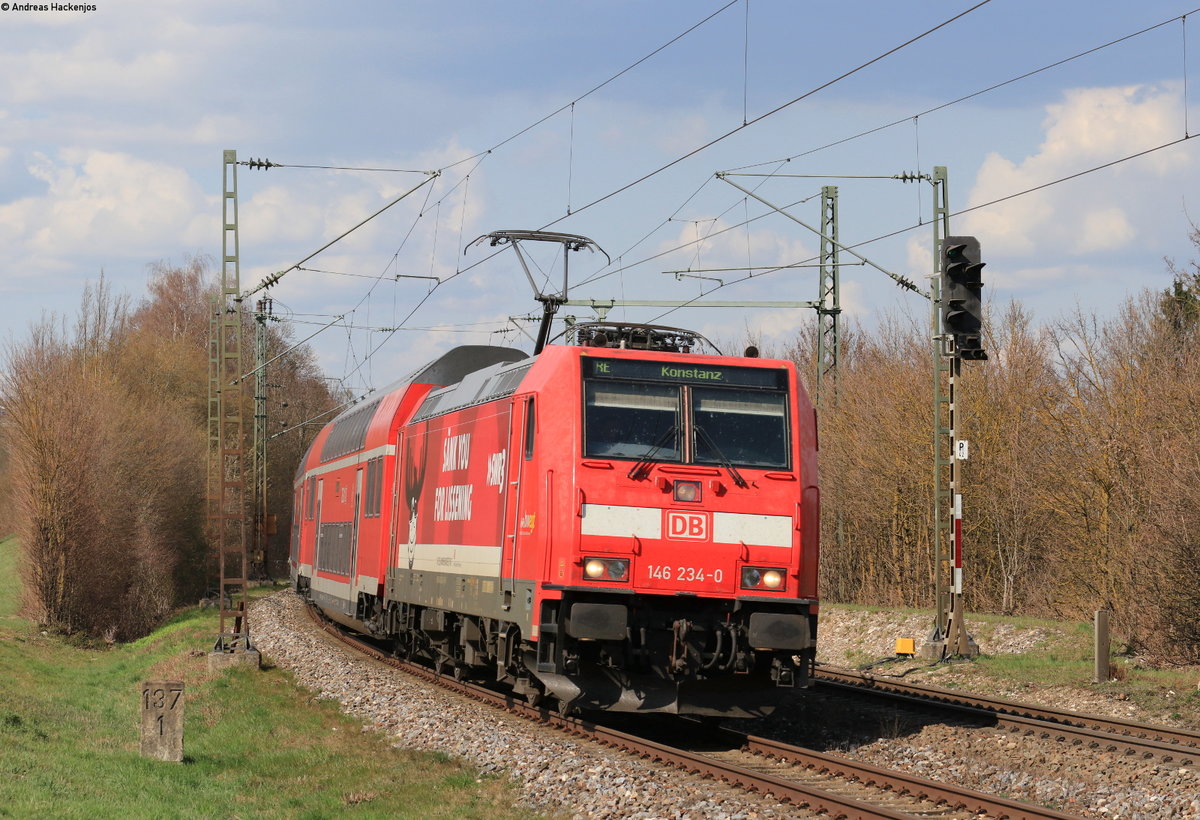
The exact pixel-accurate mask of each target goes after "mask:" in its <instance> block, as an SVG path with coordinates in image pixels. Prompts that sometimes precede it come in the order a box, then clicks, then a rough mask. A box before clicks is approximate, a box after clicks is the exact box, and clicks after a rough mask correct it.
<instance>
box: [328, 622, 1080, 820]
mask: <svg viewBox="0 0 1200 820" xmlns="http://www.w3.org/2000/svg"><path fill="white" fill-rule="evenodd" d="M306 609H307V611H308V613H309V615H310V616H311V617H312V618H313V620H314V621H316V622H317V623H318V624H319V625H320V626H321V628H322V629H324V631H325V632H327V633H329V634H330V635H332V636H334V637H335V638H336V639H338V640H339V641H341V642H343V643H346V644H348V645H350V646H352V647H353V648H355V649H356V650H358V651H360V652H362V653H363V654H365V655H368V656H370V657H371V658H373V659H375V660H377V661H380V662H382V663H384V664H386V665H388V666H392V667H394V668H397V669H400V670H402V671H404V672H407V673H410V674H414V675H416V676H418V677H421V678H423V679H425V680H428V681H431V682H435V683H437V684H439V685H440V686H443V687H445V688H447V689H450V690H451V691H455V692H457V693H459V694H463V695H466V696H468V697H471V698H473V699H475V700H478V701H481V702H484V703H487V704H489V705H492V706H496V707H498V708H502V709H505V710H507V711H510V712H513V713H515V714H518V715H520V716H522V717H524V718H526V719H529V720H533V721H536V722H538V723H541V724H544V725H548V726H552V727H554V728H558V729H561V730H564V731H566V732H569V733H571V734H573V735H577V736H580V737H584V738H586V739H589V740H593V741H595V742H599V743H601V744H604V745H607V746H611V747H614V748H619V749H622V750H624V751H627V752H630V753H632V754H635V755H639V756H641V757H644V758H648V759H652V760H655V761H658V762H662V763H667V764H670V765H672V766H675V767H677V768H680V769H682V770H684V771H687V772H691V773H694V774H702V775H704V776H707V777H711V778H713V779H716V780H720V781H722V782H724V783H728V784H730V785H733V786H736V787H739V788H742V789H746V790H748V791H754V792H758V793H760V794H763V795H768V796H771V797H774V798H775V799H777V800H780V801H782V802H788V803H791V804H792V805H794V806H797V807H800V808H804V809H808V810H810V811H814V812H819V813H824V814H827V815H829V816H831V817H834V818H838V819H839V820H914V818H918V817H925V816H928V815H929V814H930V812H928V811H925V812H922V811H901V810H898V809H894V808H889V807H887V806H881V805H871V804H870V803H867V802H864V800H863V799H861V798H859V797H855V796H853V795H848V794H839V793H838V792H835V791H831V790H829V789H824V788H820V787H818V786H813V785H811V784H807V783H803V782H800V781H798V780H789V779H786V778H782V777H777V776H775V775H771V774H767V773H764V772H758V771H755V770H753V769H750V768H747V767H745V766H740V765H737V764H736V763H732V762H728V761H723V760H720V759H718V758H716V757H714V756H712V755H709V754H705V753H703V752H693V751H688V750H686V749H682V748H678V747H675V746H671V745H668V744H665V743H659V742H657V741H654V740H650V739H647V738H641V737H637V736H636V735H632V734H629V733H626V732H622V731H620V730H617V729H614V728H612V727H608V726H602V725H597V724H595V723H592V722H591V721H587V720H584V719H581V718H578V717H570V716H564V715H561V714H559V713H557V712H554V711H552V710H549V709H546V708H543V707H536V706H530V705H529V704H527V703H525V702H524V701H523V700H520V699H518V698H517V697H515V696H514V695H511V694H506V693H502V692H497V691H495V690H492V689H488V688H486V687H483V686H479V685H477V684H472V683H467V682H465V681H462V680H458V679H455V678H454V677H452V676H450V675H445V674H442V673H440V672H437V671H435V670H433V669H430V668H428V667H425V666H422V665H420V664H416V663H413V662H411V661H406V660H403V659H400V658H397V657H395V656H393V655H390V654H388V653H387V652H384V651H382V650H380V649H379V648H378V647H375V646H373V645H372V644H370V643H368V642H366V641H364V640H360V639H358V638H356V637H355V636H353V635H350V634H348V633H347V632H345V631H344V630H343V629H341V628H340V627H339V626H338V625H336V624H333V623H330V622H329V621H326V620H325V619H324V618H322V617H321V616H320V615H319V614H317V612H316V610H315V609H314V608H313V607H311V606H307V607H306ZM718 734H720V735H722V736H724V737H726V738H727V739H731V740H732V745H734V746H736V747H738V748H739V749H740V750H741V751H744V752H748V753H750V754H754V755H757V756H763V757H769V758H775V759H780V760H784V761H787V762H790V763H794V764H798V765H801V766H803V767H804V768H805V769H806V770H811V771H814V772H817V773H819V774H822V775H826V776H829V777H833V778H840V779H842V780H847V781H851V782H853V783H856V784H859V785H860V786H861V787H865V788H867V789H874V790H878V791H880V792H883V793H884V795H883V797H882V798H881V799H883V800H888V799H893V800H894V799H895V798H896V797H897V796H902V797H908V798H913V799H914V800H921V801H931V802H933V803H936V804H938V805H939V806H941V809H940V810H939V811H938V812H936V813H937V814H939V816H942V815H944V813H945V811H946V810H947V809H948V810H954V811H962V812H968V813H970V814H972V815H984V814H986V815H987V816H988V817H991V818H996V820H1078V816H1077V815H1072V814H1065V813H1063V812H1059V811H1056V810H1053V809H1046V808H1041V807H1038V806H1034V805H1031V804H1027V803H1021V802H1018V801H1015V800H1008V799H1007V798H1003V797H998V796H993V795H987V794H983V793H982V792H977V791H973V790H971V789H965V788H961V787H958V786H954V785H953V784H949V783H942V782H938V781H934V780H927V779H925V778H921V777H917V776H914V775H910V774H907V773H905V772H899V771H894V770H888V769H882V768H879V767H876V766H872V765H869V764H866V763H859V762H856V761H853V760H849V759H846V758H841V757H836V756H833V755H827V754H823V753H821V752H816V751H813V750H811V749H804V748H802V747H797V746H791V745H789V744H785V743H781V742H779V741H774V740H770V739H767V738H761V737H755V736H753V735H747V734H744V733H740V732H735V731H732V730H727V729H721V730H719V732H718Z"/></svg>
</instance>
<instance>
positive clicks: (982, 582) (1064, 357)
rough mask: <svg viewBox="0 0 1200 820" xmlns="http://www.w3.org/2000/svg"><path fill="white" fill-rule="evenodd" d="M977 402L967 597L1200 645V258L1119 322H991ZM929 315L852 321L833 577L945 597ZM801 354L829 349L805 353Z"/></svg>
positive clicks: (835, 488)
mask: <svg viewBox="0 0 1200 820" xmlns="http://www.w3.org/2000/svg"><path fill="white" fill-rule="evenodd" d="M988 327H989V329H990V330H991V334H990V338H989V340H988V349H989V352H990V354H991V358H990V360H989V361H987V362H982V363H968V364H967V365H966V366H964V367H963V379H962V393H961V394H960V406H959V415H958V419H957V423H958V432H959V435H960V437H962V438H965V439H968V440H970V442H971V459H970V461H968V462H966V463H965V464H963V465H962V467H963V472H962V474H963V479H964V493H965V498H964V507H965V539H964V540H965V544H966V550H967V561H968V563H967V583H966V589H965V593H966V596H967V601H966V602H967V606H968V608H969V609H973V610H976V611H990V612H1002V613H1021V614H1029V615H1040V616H1055V617H1068V618H1073V619H1078V620H1087V619H1090V617H1091V613H1092V612H1093V611H1094V610H1095V609H1098V608H1106V609H1109V610H1110V611H1112V612H1113V614H1114V620H1113V623H1114V627H1115V628H1116V629H1117V630H1119V631H1120V633H1121V634H1122V635H1123V636H1124V637H1125V639H1126V640H1128V641H1129V642H1130V643H1131V644H1132V645H1133V646H1134V647H1136V648H1137V649H1138V650H1139V651H1141V652H1143V653H1145V654H1147V655H1150V656H1155V657H1158V658H1160V659H1163V660H1170V661H1174V662H1197V661H1200V628H1198V627H1197V626H1196V619H1195V617H1194V615H1195V612H1196V611H1197V608H1198V607H1200V591H1198V590H1200V495H1197V492H1196V487H1198V486H1200V414H1198V413H1197V412H1196V408H1197V406H1200V344H1197V342H1200V271H1191V272H1183V273H1179V272H1177V273H1176V281H1175V284H1174V286H1173V288H1172V289H1171V290H1170V291H1167V292H1166V293H1153V292H1149V291H1148V292H1145V293H1143V294H1142V295H1140V296H1139V297H1137V298H1135V299H1132V300H1130V301H1129V302H1128V304H1127V305H1126V306H1125V308H1124V310H1123V311H1122V312H1121V313H1120V314H1118V315H1117V316H1115V317H1113V318H1112V319H1109V320H1107V321H1101V320H1099V319H1097V318H1095V317H1089V316H1084V315H1082V314H1076V315H1073V316H1070V317H1067V318H1065V319H1062V320H1060V321H1058V322H1055V323H1052V324H1050V325H1049V326H1047V327H1044V328H1040V329H1035V328H1034V327H1033V326H1032V322H1031V320H1030V318H1029V317H1028V316H1027V315H1026V314H1025V313H1024V311H1023V310H1022V309H1021V308H1020V307H1019V306H1011V307H1010V308H1009V309H1008V310H1007V311H1006V312H1004V313H1003V314H1002V315H998V316H995V317H993V319H992V320H990V321H989V322H988ZM928 350H929V343H928V329H927V328H926V327H925V326H924V323H923V322H922V321H919V320H917V321H911V322H909V323H908V324H907V325H905V324H902V323H898V322H890V323H887V324H885V326H884V328H883V331H882V332H881V333H879V334H877V335H876V336H874V337H866V336H864V335H863V334H862V333H853V334H849V335H848V337H847V339H846V341H845V342H844V344H843V351H844V356H843V361H842V363H841V373H840V390H839V393H838V396H837V400H836V402H834V401H832V400H830V399H827V400H826V402H825V406H824V407H823V408H822V413H821V418H820V424H821V448H822V449H821V454H820V458H821V481H822V499H823V502H824V504H823V512H822V524H823V526H822V541H823V550H822V591H823V594H824V595H825V596H826V597H828V598H830V599H831V600H836V601H843V602H851V603H862V604H877V605H885V606H891V605H918V606H926V607H928V606H931V605H932V604H933V594H932V585H933V573H932V564H933V560H932V547H931V533H932V521H931V520H930V510H931V508H932V502H931V493H932V486H931V485H932V482H933V470H932V463H931V462H932V451H931V446H930V442H931V439H932V410H931V398H932V397H931V393H932V386H931V376H930V361H929V353H928ZM797 359H798V361H802V362H805V361H811V359H810V358H809V357H808V356H807V355H804V354H803V352H800V353H798V355H797Z"/></svg>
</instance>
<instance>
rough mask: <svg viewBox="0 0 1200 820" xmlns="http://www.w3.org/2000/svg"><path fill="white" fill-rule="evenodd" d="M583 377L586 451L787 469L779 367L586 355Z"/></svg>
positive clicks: (596, 454)
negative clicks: (684, 365)
mask: <svg viewBox="0 0 1200 820" xmlns="http://www.w3.org/2000/svg"><path fill="white" fill-rule="evenodd" d="M584 376H585V380H584V410H583V418H584V424H583V429H584V444H583V449H584V456H586V457H590V458H619V459H645V460H647V461H657V462H668V463H676V464H681V463H691V464H717V465H725V464H733V465H736V466H738V467H751V468H755V467H757V468H761V469H775V470H779V469H782V470H786V469H790V467H791V458H790V453H789V448H788V440H789V437H788V402H787V391H786V387H787V376H786V373H784V372H783V371H782V370H778V371H776V370H768V369H765V368H735V367H709V368H690V367H689V368H680V367H676V366H673V365H663V364H662V363H661V362H646V361H632V360H602V359H589V360H585V362H584ZM693 382H699V383H693Z"/></svg>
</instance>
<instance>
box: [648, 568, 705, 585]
mask: <svg viewBox="0 0 1200 820" xmlns="http://www.w3.org/2000/svg"><path fill="white" fill-rule="evenodd" d="M646 569H647V573H648V575H649V577H650V578H652V579H655V580H658V581H699V582H700V583H704V582H705V581H711V582H712V583H714V584H719V583H721V581H723V580H724V579H725V571H724V570H720V569H711V570H710V569H705V568H704V567H685V566H677V565H671V564H649V565H647V567H646Z"/></svg>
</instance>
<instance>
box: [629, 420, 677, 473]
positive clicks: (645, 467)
mask: <svg viewBox="0 0 1200 820" xmlns="http://www.w3.org/2000/svg"><path fill="white" fill-rule="evenodd" d="M677 435H679V425H678V424H675V425H672V426H670V427H668V428H667V429H666V430H664V431H663V433H662V435H661V436H659V437H658V440H657V441H655V442H654V446H653V447H651V448H650V450H649V451H648V452H647V453H646V455H644V456H642V457H641V459H640V460H639V461H638V463H637V464H634V465H633V467H631V468H630V469H629V473H628V477H629V478H632V479H633V480H634V481H641V480H642V479H643V478H645V477H646V475H648V474H649V473H650V465H651V463H652V462H653V461H654V456H656V455H657V454H658V451H659V450H661V449H662V448H663V445H665V444H666V443H667V442H668V441H670V440H671V438H672V437H673V436H677Z"/></svg>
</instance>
